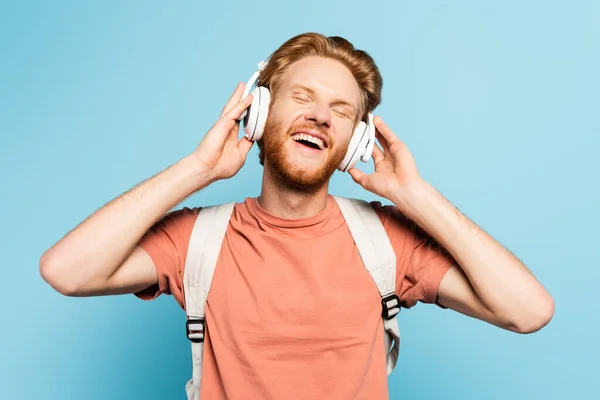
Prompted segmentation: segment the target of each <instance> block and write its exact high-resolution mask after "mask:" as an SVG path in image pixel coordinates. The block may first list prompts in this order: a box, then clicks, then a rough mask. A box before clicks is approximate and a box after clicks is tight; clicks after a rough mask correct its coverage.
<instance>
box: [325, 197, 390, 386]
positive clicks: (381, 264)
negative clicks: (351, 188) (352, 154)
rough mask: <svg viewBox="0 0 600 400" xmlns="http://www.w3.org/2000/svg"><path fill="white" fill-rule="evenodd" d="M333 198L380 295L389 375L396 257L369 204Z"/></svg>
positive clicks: (361, 201)
mask: <svg viewBox="0 0 600 400" xmlns="http://www.w3.org/2000/svg"><path fill="white" fill-rule="evenodd" d="M334 198H335V200H336V202H337V204H338V206H339V208H340V210H341V212H342V215H343V216H344V219H345V220H346V224H347V225H348V229H349V230H350V233H351V234H352V237H353V239H354V243H355V244H356V247H357V248H358V252H359V253H360V256H361V258H362V260H363V263H364V264H365V267H366V269H367V270H368V271H369V273H370V274H371V277H372V278H373V280H374V281H375V284H376V285H377V288H378V289H379V294H380V295H381V304H382V313H381V316H382V319H383V326H384V329H385V348H386V354H387V373H388V375H389V374H391V373H392V371H393V370H394V367H395V366H396V362H397V361H398V353H399V351H400V329H399V327H398V320H397V318H396V316H397V314H398V313H399V312H400V299H399V298H398V296H397V295H396V294H395V292H394V288H395V285H396V254H395V253H394V249H393V247H392V244H391V243H390V240H389V238H388V236H387V233H386V231H385V229H384V228H383V224H382V223H381V220H380V219H379V216H378V215H377V213H376V212H375V210H373V207H371V204H369V203H368V202H366V201H364V200H358V199H347V198H344V197H337V196H334ZM392 342H393V346H392ZM390 347H391V348H390Z"/></svg>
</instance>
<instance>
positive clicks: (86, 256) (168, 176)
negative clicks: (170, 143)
mask: <svg viewBox="0 0 600 400" xmlns="http://www.w3.org/2000/svg"><path fill="white" fill-rule="evenodd" d="M208 182H209V181H208V179H207V178H206V174H205V173H204V172H203V171H202V170H199V167H198V163H196V162H195V160H193V159H192V158H191V157H186V158H184V159H182V160H181V161H179V162H177V163H176V164H174V165H172V166H171V167H169V168H167V169H166V170H164V171H162V172H161V173H159V174H157V175H155V176H153V177H152V178H150V179H148V180H146V181H144V182H143V183H141V184H139V185H137V186H136V187H134V188H132V189H131V190H129V191H128V192H126V193H124V194H123V195H121V196H119V197H118V198H116V199H114V200H112V201H111V202H109V203H108V204H106V205H105V206H103V207H102V208H100V209H99V210H98V211H96V212H95V213H93V214H92V215H91V216H90V217H88V218H87V219H86V220H85V221H83V222H82V223H81V224H80V225H79V226H77V227H76V228H75V229H74V230H72V231H71V232H69V233H68V234H67V235H66V236H65V237H64V238H62V239H61V240H60V241H59V242H58V243H56V244H55V245H54V246H53V247H52V248H50V249H49V250H48V251H47V252H46V253H44V255H43V256H42V258H41V260H40V268H41V269H42V271H43V275H45V276H48V277H52V279H54V280H57V281H60V282H61V285H65V286H67V287H69V288H76V287H79V286H82V285H84V284H86V283H88V282H90V281H98V280H107V279H108V278H110V277H111V276H112V275H113V274H114V273H115V271H116V270H117V269H118V268H119V266H120V265H121V264H122V263H123V261H124V260H125V259H126V257H127V256H128V255H129V253H130V252H131V251H132V249H133V248H134V247H135V246H136V244H137V243H138V242H139V240H140V239H141V238H142V236H143V235H144V234H145V232H146V231H147V230H148V229H149V228H150V227H151V226H152V225H153V224H154V223H155V222H156V221H157V220H159V219H160V218H161V217H162V216H163V215H164V214H165V213H166V212H167V211H168V210H170V209H171V208H172V207H174V206H175V205H176V204H178V203H179V202H181V201H182V200H183V199H185V198H186V197H187V196H189V195H190V194H192V193H193V192H195V191H197V190H199V189H201V188H203V187H205V186H206V185H207V184H208Z"/></svg>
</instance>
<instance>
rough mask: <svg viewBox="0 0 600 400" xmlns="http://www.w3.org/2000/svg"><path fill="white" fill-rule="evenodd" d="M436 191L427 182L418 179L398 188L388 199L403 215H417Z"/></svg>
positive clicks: (411, 216)
mask: <svg viewBox="0 0 600 400" xmlns="http://www.w3.org/2000/svg"><path fill="white" fill-rule="evenodd" d="M435 194H436V191H435V189H434V188H433V186H431V185H430V184H429V183H428V182H426V181H424V180H422V179H418V180H415V181H413V182H411V183H409V184H408V185H405V186H403V187H402V188H401V189H398V190H397V191H396V192H395V193H394V194H393V195H392V198H391V199H390V200H391V201H392V202H393V203H394V204H395V205H396V206H397V207H398V208H399V209H400V211H402V212H403V213H404V214H405V215H407V216H408V217H410V218H414V217H417V216H418V215H420V214H422V211H423V209H424V208H425V207H427V205H428V204H431V199H433V198H434V197H435Z"/></svg>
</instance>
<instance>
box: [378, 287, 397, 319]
mask: <svg viewBox="0 0 600 400" xmlns="http://www.w3.org/2000/svg"><path fill="white" fill-rule="evenodd" d="M381 305H382V308H383V311H382V312H381V316H382V317H383V318H385V319H387V320H390V319H392V318H394V317H395V316H396V314H398V313H399V312H400V298H399V297H398V296H397V295H396V294H395V293H394V294H391V295H389V296H386V297H383V298H382V299H381Z"/></svg>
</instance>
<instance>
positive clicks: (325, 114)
mask: <svg viewBox="0 0 600 400" xmlns="http://www.w3.org/2000/svg"><path fill="white" fill-rule="evenodd" d="M305 117H306V119H307V120H309V121H311V122H313V123H314V124H316V125H318V126H322V125H325V126H326V127H329V126H330V124H331V114H330V112H329V107H327V106H326V105H323V104H315V105H314V106H313V107H311V109H310V110H309V111H308V112H307V113H306V115H305Z"/></svg>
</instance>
